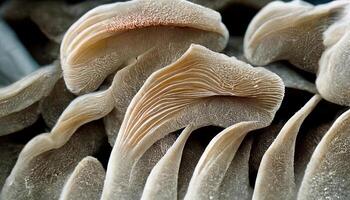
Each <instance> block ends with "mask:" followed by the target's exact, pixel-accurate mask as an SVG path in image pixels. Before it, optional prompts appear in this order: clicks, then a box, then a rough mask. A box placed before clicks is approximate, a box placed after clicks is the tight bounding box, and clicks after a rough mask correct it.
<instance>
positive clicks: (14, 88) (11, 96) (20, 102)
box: [0, 65, 61, 135]
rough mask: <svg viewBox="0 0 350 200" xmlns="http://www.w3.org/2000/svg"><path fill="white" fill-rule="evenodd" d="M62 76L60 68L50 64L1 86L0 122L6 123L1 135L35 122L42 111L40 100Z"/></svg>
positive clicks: (0, 131)
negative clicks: (5, 85) (39, 104)
mask: <svg viewBox="0 0 350 200" xmlns="http://www.w3.org/2000/svg"><path fill="white" fill-rule="evenodd" d="M60 76H61V70H60V68H59V67H57V66H56V65H49V66H47V67H44V68H41V69H39V70H37V71H35V72H33V73H31V74H29V75H28V76H26V77H24V78H23V79H21V80H19V81H17V82H15V83H13V84H11V85H9V86H7V87H4V88H0V123H1V124H3V125H4V129H2V130H0V135H6V134H9V133H13V132H16V131H18V130H21V129H23V128H25V127H27V126H29V125H31V124H33V123H34V122H35V121H36V119H37V118H38V116H39V113H40V110H39V106H38V102H39V101H40V100H41V99H42V98H44V97H46V96H47V95H49V93H50V92H51V90H52V89H53V87H54V86H55V83H56V82H57V80H58V79H59V78H60Z"/></svg>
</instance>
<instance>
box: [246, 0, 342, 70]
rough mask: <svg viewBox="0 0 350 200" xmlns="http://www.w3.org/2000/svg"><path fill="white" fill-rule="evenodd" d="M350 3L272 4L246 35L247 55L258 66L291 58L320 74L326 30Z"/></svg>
mask: <svg viewBox="0 0 350 200" xmlns="http://www.w3.org/2000/svg"><path fill="white" fill-rule="evenodd" d="M346 4H348V2H347V1H334V2H331V3H329V4H326V5H320V6H312V5H311V4H308V3H306V2H303V1H292V2H288V3H284V2H280V1H276V2H272V3H270V4H268V5H267V6H266V7H264V8H263V9H262V10H261V11H260V12H259V13H258V14H257V15H256V16H255V17H254V19H253V20H252V21H251V23H250V24H249V26H248V29H247V32H246V34H245V38H244V54H245V56H246V57H247V59H248V60H249V61H250V62H252V63H253V64H256V65H266V64H268V63H271V62H273V61H277V60H288V61H289V62H291V63H292V64H293V65H295V66H297V67H299V68H301V69H303V70H306V71H309V72H313V73H316V72H317V69H318V61H319V59H320V57H321V54H322V53H323V51H324V49H325V47H324V45H323V38H322V37H323V32H324V31H325V30H326V29H327V27H328V26H329V25H330V24H331V23H332V22H333V21H334V19H335V18H336V16H337V15H338V14H340V13H341V10H342V8H343V7H344V6H345V5H346ZM286 22H288V23H286Z"/></svg>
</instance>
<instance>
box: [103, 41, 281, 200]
mask: <svg viewBox="0 0 350 200" xmlns="http://www.w3.org/2000/svg"><path fill="white" fill-rule="evenodd" d="M220 97H221V98H220ZM282 98H283V83H282V81H281V79H280V78H279V77H278V76H276V75H274V74H273V73H271V72H269V71H267V70H265V69H262V68H253V67H251V66H249V65H248V64H246V63H244V62H241V61H238V60H237V59H236V58H229V57H227V56H225V55H222V54H218V53H214V52H212V51H210V50H208V49H206V48H204V47H201V46H198V45H192V46H191V47H190V49H189V50H188V51H187V52H186V53H185V54H184V55H183V56H182V57H181V58H179V59H178V60H177V61H176V62H174V63H173V64H171V65H169V66H167V67H166V68H163V69H161V70H159V71H157V72H156V73H154V74H152V75H151V76H150V77H149V78H148V79H147V81H146V82H145V85H144V86H143V87H142V88H141V89H140V91H139V92H138V93H137V94H136V96H135V97H134V98H133V100H132V102H131V103H130V105H129V108H128V110H127V113H126V116H125V118H124V121H123V124H122V126H121V129H120V131H119V133H118V137H117V140H116V143H115V145H114V147H113V150H112V153H111V157H110V161H109V165H108V169H107V174H106V181H105V187H104V191H103V194H102V198H105V199H111V198H128V196H130V195H131V194H129V192H128V191H129V190H130V188H131V187H132V185H129V183H128V179H129V178H130V174H131V171H132V166H133V165H134V163H135V162H136V161H137V159H138V158H139V157H140V156H141V155H142V154H143V153H144V152H145V151H146V149H147V148H149V146H150V145H152V144H153V143H154V142H155V141H157V140H158V139H160V138H162V137H164V135H165V134H167V133H169V132H171V131H174V130H177V129H179V128H182V127H184V126H186V125H187V124H190V123H193V124H194V125H195V126H205V125H217V126H223V127H227V126H228V125H229V124H235V123H237V122H240V121H259V122H257V123H261V124H262V125H260V126H266V125H268V124H269V123H270V121H271V118H272V116H273V114H274V113H275V112H276V110H277V109H278V107H279V105H280V102H281V100H282ZM168 99H171V100H172V102H173V103H170V104H169V103H168V101H167V100H168ZM220 99H221V100H220ZM219 101H221V102H219ZM242 107H245V108H246V109H245V111H243V112H241V114H240V115H234V113H237V112H240V111H242ZM211 113H220V116H221V117H219V116H215V115H211ZM195 116H197V117H195ZM199 116H201V117H199ZM254 116H255V117H254ZM122 160H123V164H121V163H122ZM114 191H122V192H121V193H118V192H114Z"/></svg>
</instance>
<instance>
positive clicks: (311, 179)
mask: <svg viewBox="0 0 350 200" xmlns="http://www.w3.org/2000/svg"><path fill="white" fill-rule="evenodd" d="M349 120H350V110H348V111H346V112H344V113H343V114H342V115H341V116H340V117H339V118H338V119H337V120H336V121H335V122H334V124H333V125H332V127H331V128H330V129H329V130H328V132H327V133H326V134H325V136H324V137H323V138H322V140H321V142H320V143H319V144H318V145H317V147H316V149H315V151H314V153H313V154H312V157H311V160H310V162H309V164H308V166H307V168H306V170H305V175H304V178H303V180H302V183H301V186H300V189H299V192H298V199H300V200H304V199H320V198H329V199H347V198H349V196H350V192H349V191H350V176H349V173H348V168H347V167H348V166H349V163H350V160H349V158H350V150H349V141H350V137H349V133H350V126H349V125H350V122H349Z"/></svg>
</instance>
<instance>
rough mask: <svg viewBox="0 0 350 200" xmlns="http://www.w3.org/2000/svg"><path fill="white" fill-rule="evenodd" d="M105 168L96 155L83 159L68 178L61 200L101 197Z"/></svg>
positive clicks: (82, 199) (83, 199)
mask: <svg viewBox="0 0 350 200" xmlns="http://www.w3.org/2000/svg"><path fill="white" fill-rule="evenodd" d="M104 178H105V170H104V169H103V167H102V165H101V163H100V162H99V161H98V160H97V159H96V158H94V157H91V156H88V157H85V158H84V159H83V160H81V161H80V162H79V163H78V165H77V166H76V167H75V169H74V171H73V173H72V174H71V175H70V177H69V178H68V180H67V182H66V184H65V185H64V187H63V190H62V193H61V195H60V200H85V199H91V200H93V199H99V198H100V196H101V193H102V187H103V180H104Z"/></svg>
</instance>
